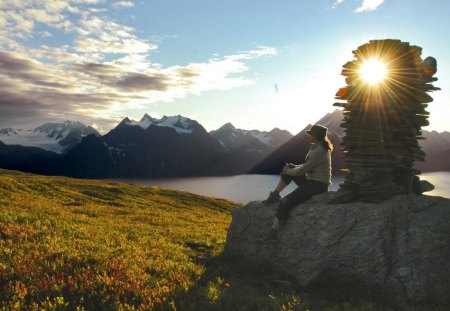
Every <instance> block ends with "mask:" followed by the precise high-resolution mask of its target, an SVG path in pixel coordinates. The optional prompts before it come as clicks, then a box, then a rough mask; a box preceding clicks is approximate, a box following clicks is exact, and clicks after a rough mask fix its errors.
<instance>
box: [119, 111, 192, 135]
mask: <svg viewBox="0 0 450 311" xmlns="http://www.w3.org/2000/svg"><path fill="white" fill-rule="evenodd" d="M119 125H121V126H123V125H131V126H140V127H141V128H143V129H144V130H146V129H147V128H148V127H149V126H150V125H155V126H162V127H170V128H173V129H174V130H175V131H177V133H178V134H191V133H192V132H193V130H194V128H195V127H197V126H198V123H197V122H196V121H194V120H191V119H189V118H186V117H183V116H180V115H178V116H170V117H168V116H164V117H162V118H161V119H155V118H152V117H151V116H149V115H148V114H145V115H144V117H143V118H142V119H141V121H134V120H130V119H129V118H125V119H124V120H123V121H122V122H121V123H120V124H119Z"/></svg>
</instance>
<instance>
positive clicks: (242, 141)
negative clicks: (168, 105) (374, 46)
mask: <svg viewBox="0 0 450 311" xmlns="http://www.w3.org/2000/svg"><path fill="white" fill-rule="evenodd" d="M342 119H343V115H342V111H341V110H335V111H333V112H331V113H328V114H327V115H325V116H324V117H323V118H321V119H320V120H318V121H317V122H315V123H319V124H322V125H325V126H327V127H328V128H329V138H330V140H331V141H332V143H333V144H334V146H335V150H334V152H333V154H332V157H333V159H332V161H333V168H334V171H335V173H336V172H339V171H340V169H342V168H345V158H344V156H343V154H342V152H341V149H340V143H341V142H342V137H343V135H344V133H343V130H342V128H341V127H340V123H341V122H342ZM309 127H310V125H308V126H306V127H305V128H304V129H303V130H301V131H300V132H299V133H298V134H297V135H295V136H293V135H292V134H291V133H289V132H288V131H284V130H280V129H278V128H275V129H273V130H271V131H268V132H267V131H258V130H244V129H237V128H235V127H234V126H233V125H232V124H231V123H226V124H224V125H223V126H222V127H220V128H219V129H217V130H214V131H210V132H209V133H208V132H207V131H206V129H205V128H204V127H203V126H202V125H201V124H200V123H198V122H197V121H195V120H192V119H189V118H186V117H183V116H164V117H163V118H161V119H157V118H153V117H151V116H150V115H148V114H145V115H144V116H143V117H142V119H141V120H140V121H134V120H131V119H129V118H125V119H123V120H122V121H121V122H120V123H119V124H118V125H117V126H116V127H115V128H114V129H112V130H111V131H109V132H108V133H107V134H105V135H103V136H102V135H100V134H99V133H98V132H97V131H96V130H95V129H93V128H92V127H89V126H85V125H83V124H81V123H79V122H71V121H66V122H64V123H46V124H44V125H42V126H40V127H38V128H36V129H34V130H24V129H21V130H20V129H11V128H8V129H0V167H1V168H8V169H17V170H23V171H29V172H36V173H42V174H53V175H66V176H73V177H88V178H106V177H180V176H201V175H235V174H244V173H255V174H278V173H279V171H280V168H281V167H282V166H283V165H284V163H286V162H293V163H301V162H302V161H303V159H304V158H305V155H306V153H307V152H308V150H309V143H308V134H307V133H306V130H307V129H308V128H309ZM423 136H424V137H425V138H426V139H425V140H421V142H420V143H421V146H422V147H423V149H424V150H425V152H426V153H427V161H426V162H425V163H418V164H417V167H418V168H419V169H421V170H424V171H427V170H450V164H449V162H448V161H446V155H447V154H448V152H449V151H450V133H448V132H443V133H438V132H435V131H432V132H428V131H423Z"/></svg>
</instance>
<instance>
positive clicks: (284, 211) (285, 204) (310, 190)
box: [275, 180, 328, 223]
mask: <svg viewBox="0 0 450 311" xmlns="http://www.w3.org/2000/svg"><path fill="white" fill-rule="evenodd" d="M296 182H297V181H296ZM297 184H299V187H298V188H297V189H295V190H294V191H292V192H291V193H289V194H288V195H287V196H286V197H284V198H283V199H282V200H281V201H280V204H279V205H278V209H277V212H276V214H275V217H276V218H278V221H279V222H280V223H283V222H284V221H286V219H287V218H288V216H289V212H290V211H291V209H292V208H293V207H295V206H297V205H299V204H300V203H302V202H305V201H307V200H309V199H310V198H312V197H313V196H314V195H316V194H319V193H323V192H327V191H328V185H327V184H326V183H322V182H318V181H314V180H304V181H299V182H298V183H297Z"/></svg>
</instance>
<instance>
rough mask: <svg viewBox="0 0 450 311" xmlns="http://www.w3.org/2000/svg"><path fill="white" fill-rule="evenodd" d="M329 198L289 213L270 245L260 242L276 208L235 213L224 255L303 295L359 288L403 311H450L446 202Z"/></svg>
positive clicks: (250, 207) (254, 205) (449, 208)
mask: <svg viewBox="0 0 450 311" xmlns="http://www.w3.org/2000/svg"><path fill="white" fill-rule="evenodd" d="M330 195H331V194H330V193H326V194H322V195H319V196H316V197H314V198H313V199H311V200H310V201H308V202H305V203H303V204H301V205H300V206H297V207H296V208H294V209H293V210H292V211H291V214H290V217H289V219H288V221H287V222H286V223H285V225H284V226H283V227H282V228H281V229H280V231H279V233H278V240H277V241H276V242H272V243H270V242H269V243H264V242H260V241H258V239H259V238H260V237H261V236H262V235H264V233H266V232H267V231H268V230H269V229H270V227H271V224H272V221H273V216H274V213H275V210H276V207H277V205H276V204H273V205H271V206H265V205H263V204H262V203H261V202H250V203H248V204H247V205H245V206H244V207H241V208H237V209H234V210H233V220H232V222H231V225H230V228H229V230H228V236H227V243H226V251H230V252H235V253H236V252H237V253H239V254H241V255H243V256H246V257H249V258H252V259H256V260H262V261H264V262H266V263H269V264H271V265H272V267H273V268H275V269H277V270H279V271H281V272H285V273H288V274H290V275H291V276H292V277H294V278H295V279H296V280H297V282H298V283H299V285H300V286H302V287H303V288H308V287H317V286H319V287H320V288H324V287H333V290H334V291H335V290H336V289H338V290H339V289H345V291H346V292H347V293H348V291H349V290H350V291H351V290H352V289H357V290H358V291H359V292H364V293H366V294H367V295H368V296H369V297H371V298H372V299H376V300H381V301H384V302H385V303H388V304H392V305H395V306H403V307H407V306H408V305H411V304H418V303H437V304H444V305H450V200H449V199H445V198H441V197H433V196H425V195H401V196H396V197H393V198H391V199H389V200H387V201H384V202H383V203H362V202H355V203H346V204H327V203H326V202H327V201H328V199H329V197H330Z"/></svg>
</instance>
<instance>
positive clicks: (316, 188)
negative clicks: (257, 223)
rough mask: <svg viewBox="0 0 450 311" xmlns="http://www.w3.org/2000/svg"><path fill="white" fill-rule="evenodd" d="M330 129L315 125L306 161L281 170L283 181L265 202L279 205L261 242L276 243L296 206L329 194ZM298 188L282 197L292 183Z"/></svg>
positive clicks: (287, 165) (312, 129)
mask: <svg viewBox="0 0 450 311" xmlns="http://www.w3.org/2000/svg"><path fill="white" fill-rule="evenodd" d="M327 131H328V129H327V128H326V127H324V126H322V125H319V124H315V125H313V126H312V127H311V128H310V129H309V130H307V131H306V132H307V133H308V134H309V142H310V144H311V148H310V150H309V152H308V154H307V155H306V159H305V162H304V163H303V164H300V165H294V164H290V163H289V164H286V165H285V166H284V167H283V169H282V171H281V179H280V181H279V183H278V185H277V187H276V189H275V190H274V191H272V192H270V195H269V197H268V198H267V199H266V200H264V201H263V203H264V204H265V205H270V204H273V203H276V202H279V204H278V208H277V212H276V214H275V219H274V222H273V225H272V228H271V230H270V232H269V233H267V234H266V235H265V236H264V237H263V238H262V239H261V241H262V242H269V241H273V240H276V238H277V232H278V229H279V228H280V227H281V225H282V224H283V223H284V222H285V221H286V219H287V218H288V216H289V212H290V211H291V209H292V208H293V207H294V206H297V205H299V204H300V203H302V202H304V201H306V200H309V199H310V198H311V197H313V196H314V195H316V194H320V193H323V192H327V191H328V186H329V185H330V184H331V152H332V151H333V145H332V144H331V142H330V140H329V139H328V136H327ZM292 181H293V182H294V183H296V184H297V186H298V187H297V188H296V189H295V190H294V191H293V192H291V193H290V194H288V195H287V196H285V197H284V198H283V199H281V197H280V192H281V191H283V189H284V188H286V187H287V186H288V185H289V184H290V183H291V182H292Z"/></svg>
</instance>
